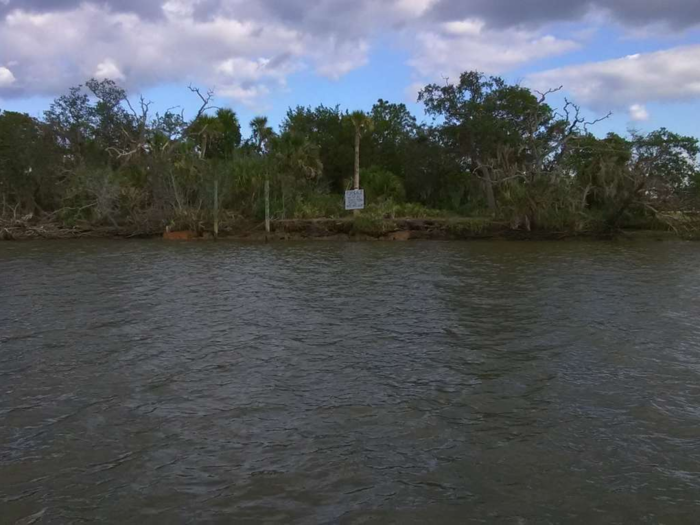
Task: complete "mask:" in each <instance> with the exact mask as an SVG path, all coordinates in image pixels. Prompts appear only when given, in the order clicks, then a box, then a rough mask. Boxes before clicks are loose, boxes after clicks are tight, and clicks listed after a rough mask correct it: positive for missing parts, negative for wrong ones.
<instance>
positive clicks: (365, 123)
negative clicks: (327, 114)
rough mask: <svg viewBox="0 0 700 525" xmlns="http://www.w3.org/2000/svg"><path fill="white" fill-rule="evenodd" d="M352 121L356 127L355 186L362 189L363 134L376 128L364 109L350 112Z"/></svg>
mask: <svg viewBox="0 0 700 525" xmlns="http://www.w3.org/2000/svg"><path fill="white" fill-rule="evenodd" d="M350 121H351V122H352V124H353V126H354V127H355V178H354V182H355V184H354V186H355V189H356V190H359V189H360V142H361V140H362V137H363V135H366V134H367V133H371V132H372V130H373V129H374V122H373V121H372V119H371V117H370V116H369V115H367V114H366V113H365V112H364V111H354V112H352V113H351V114H350Z"/></svg>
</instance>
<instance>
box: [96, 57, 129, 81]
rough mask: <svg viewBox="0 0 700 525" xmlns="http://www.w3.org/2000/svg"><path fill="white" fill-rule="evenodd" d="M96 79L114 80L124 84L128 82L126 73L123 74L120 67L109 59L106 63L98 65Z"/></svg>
mask: <svg viewBox="0 0 700 525" xmlns="http://www.w3.org/2000/svg"><path fill="white" fill-rule="evenodd" d="M94 76H95V78H96V79H98V80H104V79H109V80H114V81H115V82H123V81H124V80H126V77H125V76H124V73H122V72H121V70H120V69H119V66H117V65H116V64H115V63H114V62H113V61H112V60H110V59H107V60H105V61H104V62H100V63H99V64H97V70H96V71H95V75H94Z"/></svg>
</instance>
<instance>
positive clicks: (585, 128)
mask: <svg viewBox="0 0 700 525" xmlns="http://www.w3.org/2000/svg"><path fill="white" fill-rule="evenodd" d="M612 115H613V113H612V111H610V112H609V113H608V114H607V115H605V116H604V117H601V118H599V119H596V120H593V121H591V122H584V123H583V130H584V131H585V132H586V133H588V127H589V126H595V125H596V124H599V123H600V122H603V121H604V120H608V119H609V118H610V117H612Z"/></svg>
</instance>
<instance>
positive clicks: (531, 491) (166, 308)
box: [0, 241, 700, 524]
mask: <svg viewBox="0 0 700 525" xmlns="http://www.w3.org/2000/svg"><path fill="white" fill-rule="evenodd" d="M699 263H700V244H685V243H649V244H645V243H638V244H624V243H603V242H601V243H591V244H588V243H497V242H485V243H438V242H435V243H407V244H401V243H398V244H390V243H357V244H352V243H299V244H296V243H290V244H274V245H255V244H233V243H219V244H213V243H212V244H202V243H195V244H166V243H161V242H157V241H156V242H137V241H134V242H116V241H115V242H88V241H84V242H75V243H73V242H36V243H17V244H13V243H3V244H0V276H1V277H0V279H1V280H0V291H1V294H0V522H1V523H14V522H15V521H16V520H24V521H23V522H21V523H32V522H36V523H83V522H105V523H119V524H121V523H156V524H160V523H163V524H174V523H194V522H202V523H302V524H307V523H308V524H316V523H341V524H346V523H347V524H350V523H353V524H355V523H357V524H365V523H382V524H384V523H401V524H405V523H409V524H410V523H440V524H449V523H482V522H486V523H504V524H530V523H532V524H535V523H537V524H540V523H586V524H588V523H611V524H612V523H664V524H672V523H697V517H698V515H700V264H699Z"/></svg>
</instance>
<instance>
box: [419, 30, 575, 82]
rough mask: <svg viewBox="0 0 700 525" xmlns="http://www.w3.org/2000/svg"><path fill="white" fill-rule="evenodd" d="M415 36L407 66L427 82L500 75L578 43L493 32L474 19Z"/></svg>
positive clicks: (523, 33)
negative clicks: (467, 74) (476, 74)
mask: <svg viewBox="0 0 700 525" xmlns="http://www.w3.org/2000/svg"><path fill="white" fill-rule="evenodd" d="M440 29H441V30H440V31H423V32H421V33H419V34H418V35H417V37H416V47H415V49H414V58H413V59H411V60H410V62H409V63H410V64H411V65H412V66H413V67H414V68H415V69H416V70H417V71H418V72H419V73H420V74H421V75H423V77H425V78H426V79H429V80H431V81H432V80H435V79H439V78H442V77H449V78H451V79H454V78H456V77H457V76H459V74H460V73H461V72H463V71H467V70H478V71H482V72H484V73H488V74H501V73H505V72H507V71H510V70H513V69H515V68H518V67H520V66H523V65H525V64H528V63H530V62H532V61H535V60H538V59H542V58H546V57H549V56H555V55H560V54H563V53H567V52H569V51H572V50H574V49H576V48H577V47H578V44H577V43H576V42H574V41H571V40H560V39H558V38H555V37H553V36H550V35H542V34H539V33H537V32H532V31H525V30H515V29H512V30H509V31H495V30H491V29H486V28H484V26H483V24H481V23H480V22H478V21H474V20H464V21H456V22H451V23H448V24H444V25H442V26H441V28H440Z"/></svg>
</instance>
